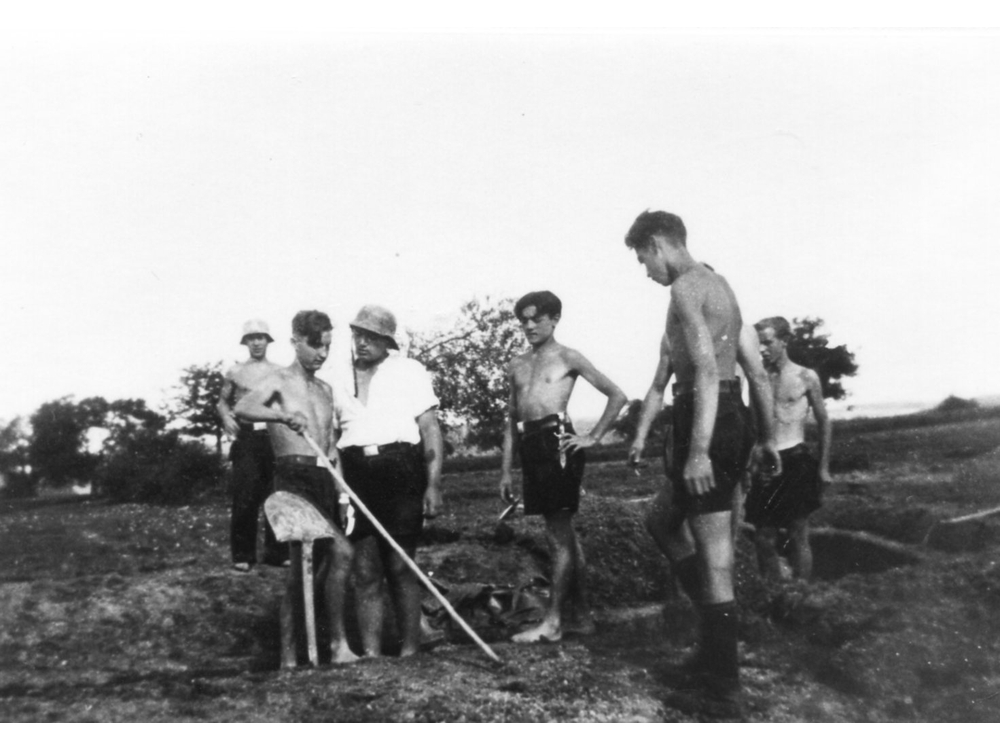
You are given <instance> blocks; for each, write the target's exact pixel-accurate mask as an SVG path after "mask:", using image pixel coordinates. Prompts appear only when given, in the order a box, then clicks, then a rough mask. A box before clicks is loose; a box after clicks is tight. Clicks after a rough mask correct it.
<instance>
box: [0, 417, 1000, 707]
mask: <svg viewBox="0 0 1000 750" xmlns="http://www.w3.org/2000/svg"><path fill="white" fill-rule="evenodd" d="M842 433H843V434H841V436H840V439H839V442H838V444H837V462H836V465H835V469H836V470H837V471H836V473H835V484H834V486H833V487H832V489H831V490H830V492H829V493H828V495H827V497H826V501H825V506H824V508H823V509H822V510H820V511H819V512H818V513H817V514H816V516H814V518H815V526H816V527H817V533H816V536H815V541H814V547H815V549H816V555H817V573H818V576H817V579H816V580H814V581H812V582H810V583H809V584H802V583H793V582H782V583H777V584H766V585H765V584H764V583H763V582H761V581H760V579H759V578H758V577H757V575H756V572H755V566H754V564H753V556H752V553H751V544H750V542H749V540H748V539H744V540H743V542H742V543H741V547H740V555H739V558H740V565H739V597H740V602H741V605H742V608H743V624H742V632H741V644H740V648H741V662H742V674H743V685H744V688H743V697H742V699H741V702H740V707H739V709H738V710H734V709H733V707H732V706H721V707H720V706H718V705H716V704H714V703H712V702H711V701H707V700H703V699H702V697H701V696H700V695H699V694H697V693H692V692H689V691H686V690H684V689H682V688H681V687H680V683H679V682H678V680H677V670H676V665H677V664H678V662H679V661H680V660H681V659H682V658H683V657H684V656H685V655H686V654H687V653H688V650H689V648H690V646H691V645H692V644H693V643H694V639H695V625H696V620H695V616H694V613H693V610H692V609H691V607H690V604H689V603H688V602H687V601H686V600H685V599H683V598H681V597H678V596H677V595H676V594H675V592H674V588H673V584H672V582H671V579H670V576H669V568H668V566H667V565H666V563H665V562H664V561H663V560H662V558H661V557H660V556H659V554H658V552H657V551H656V550H655V549H654V547H653V545H652V544H651V542H650V541H649V540H648V538H647V536H646V535H645V533H644V531H643V530H642V516H643V513H644V512H645V510H646V508H647V507H648V504H649V499H650V497H651V496H652V494H653V493H654V492H655V490H656V488H657V487H658V485H659V483H660V482H661V481H662V477H661V475H660V472H659V471H658V467H656V466H655V465H654V464H653V463H651V464H650V466H649V467H648V468H647V469H646V470H645V472H644V473H643V476H642V477H639V478H636V477H635V476H634V475H633V474H632V472H630V471H627V470H626V469H625V468H624V466H623V465H622V464H621V463H620V462H617V461H616V462H607V463H596V464H593V465H591V466H590V467H589V468H588V475H587V479H586V489H587V495H586V498H585V500H584V503H583V509H582V511H581V513H580V515H579V518H578V524H577V525H578V529H579V531H580V534H581V537H582V540H583V545H584V549H585V551H586V553H587V555H588V563H589V568H590V571H591V590H592V596H593V604H594V607H595V610H596V616H597V620H598V626H599V627H598V632H597V633H596V634H595V635H593V636H589V637H578V638H567V639H566V640H564V641H563V642H562V643H560V644H556V645H546V646H514V645H513V644H511V643H509V641H508V638H509V636H510V634H511V632H513V628H512V624H511V621H510V619H509V618H507V619H505V618H502V617H497V616H495V613H493V612H491V610H490V609H489V607H488V606H486V605H487V604H488V601H487V600H488V599H489V596H485V597H484V596H480V597H478V598H477V597H475V596H470V597H469V598H468V600H467V601H466V603H465V606H464V607H463V609H462V611H463V612H464V613H465V614H467V615H468V617H469V620H470V622H471V623H472V624H473V626H474V627H476V629H477V631H479V632H480V633H481V635H483V636H484V637H485V638H486V639H487V640H488V641H489V642H490V643H491V644H492V646H493V648H494V649H495V650H496V651H497V653H498V654H499V655H500V656H501V657H502V659H503V660H504V663H503V664H502V665H494V664H492V663H491V662H490V661H489V660H488V659H487V658H486V657H485V656H484V655H483V654H482V652H481V651H479V650H478V649H477V648H476V647H475V646H474V645H473V644H471V643H470V642H469V641H468V640H467V639H466V638H465V637H464V636H462V635H461V633H460V632H458V631H454V630H450V631H449V632H448V638H447V639H446V640H445V641H444V642H443V643H441V644H439V645H437V646H436V647H434V648H431V649H429V650H427V651H426V652H425V653H422V654H420V655H418V656H417V657H414V658H411V659H405V660H401V659H398V658H393V657H387V658H383V659H381V660H375V661H363V662H360V663H358V664H355V665H352V666H349V667H329V666H325V667H324V666H321V667H320V668H319V669H302V670H298V671H295V672H290V673H286V672H279V671H278V669H277V666H278V625H277V602H278V596H279V592H280V591H281V589H282V586H283V582H284V576H285V575H286V571H284V570H283V569H280V568H269V567H264V566H259V567H257V568H255V569H254V570H253V571H252V572H251V573H249V574H238V573H235V572H233V571H231V570H230V565H229V559H228V511H227V508H226V506H225V503H224V501H223V500H222V499H221V497H220V498H218V499H217V500H216V501H215V502H214V503H213V504H210V505H201V506H188V507H182V508H163V507H151V506H142V505H117V506H116V505H110V504H108V503H106V502H104V501H103V500H101V499H78V498H72V499H66V500H60V501H41V500H21V501H3V502H0V539H2V540H3V542H2V544H0V719H2V720H4V721H106V722H111V721H117V722H121V721H385V722H397V721H706V720H731V719H740V720H748V721H772V722H775V721H777V722H788V721H998V720H1000V624H998V623H1000V565H998V562H997V560H998V553H1000V519H998V518H996V517H994V518H991V519H984V520H983V521H981V522H979V523H975V524H972V526H971V527H970V529H969V531H968V533H967V534H966V535H965V536H964V537H962V538H961V539H959V540H958V542H957V543H956V544H954V545H952V546H951V547H950V548H949V550H948V551H943V550H940V549H934V548H930V547H927V546H926V545H923V544H922V543H921V542H922V540H923V539H924V538H925V536H926V534H927V532H928V530H930V528H931V527H932V525H933V524H934V523H935V521H937V520H940V519H946V518H951V517H954V516H959V515H963V514H967V513H973V512H976V511H980V510H984V509H987V508H991V507H995V506H997V505H1000V491H998V486H1000V452H998V448H1000V419H997V418H995V417H992V418H989V419H984V420H979V421H969V422H965V423H962V424H953V425H939V426H931V427H922V428H918V429H906V430H890V431H883V432H873V433H864V434H857V435H854V436H851V434H850V430H849V428H844V429H843V430H842ZM497 481H498V475H497V473H496V472H495V471H480V472H467V473H461V474H447V475H446V477H445V491H446V498H447V502H448V509H447V512H446V513H445V515H444V516H443V517H441V518H440V519H438V520H437V521H435V522H434V523H433V524H432V525H431V527H430V529H429V530H428V533H427V535H426V540H425V544H424V545H423V546H422V547H421V549H420V551H419V553H418V562H419V563H420V564H421V566H422V567H423V568H424V570H426V571H429V572H432V573H433V575H434V577H435V578H436V579H440V580H442V581H443V582H447V583H448V584H450V585H451V587H452V589H453V590H459V589H461V590H467V591H469V592H470V593H473V594H474V593H476V592H477V591H486V592H487V593H488V592H489V589H484V588H483V587H482V585H484V584H493V585H494V586H496V587H497V588H496V591H499V592H503V591H509V590H510V588H511V587H513V588H517V587H521V586H526V585H528V584H531V583H532V581H533V580H534V579H536V578H537V577H538V576H541V575H543V574H544V572H545V569H546V550H545V542H544V537H543V534H542V529H541V524H540V522H539V521H537V520H535V519H526V518H524V517H522V516H518V517H515V518H514V519H513V521H512V522H511V524H510V527H509V529H506V530H505V529H503V528H500V529H499V530H498V527H497V523H496V506H495V500H494V496H495V488H496V485H497ZM838 530H841V531H838ZM844 531H849V532H867V533H869V534H875V535H878V537H880V538H886V539H889V540H891V541H892V542H895V543H897V546H896V547H892V545H882V546H879V545H878V544H872V545H869V544H867V542H866V541H865V540H866V537H865V536H864V534H844V533H843V532H844ZM875 541H876V542H877V541H878V540H875ZM893 549H896V550H898V551H899V554H895V553H893ZM887 550H888V551H887ZM472 584H476V585H472Z"/></svg>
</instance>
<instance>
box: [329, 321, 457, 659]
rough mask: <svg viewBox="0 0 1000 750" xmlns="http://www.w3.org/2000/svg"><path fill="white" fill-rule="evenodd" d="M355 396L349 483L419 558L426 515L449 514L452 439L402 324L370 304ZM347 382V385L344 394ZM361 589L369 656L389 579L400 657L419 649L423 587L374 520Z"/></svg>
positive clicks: (356, 536)
mask: <svg viewBox="0 0 1000 750" xmlns="http://www.w3.org/2000/svg"><path fill="white" fill-rule="evenodd" d="M351 332H352V334H353V337H354V363H353V365H354V366H353V370H354V390H353V393H346V392H344V393H342V392H341V390H338V391H337V398H336V399H335V407H336V410H337V419H338V421H339V424H340V428H341V430H342V432H341V435H340V438H339V440H338V443H337V445H338V448H339V449H340V454H341V458H342V460H343V465H344V480H345V481H346V482H347V484H348V486H350V488H351V489H352V490H354V492H355V493H357V495H358V497H359V498H360V499H361V501H362V502H363V503H364V504H365V506H366V507H367V508H368V509H369V510H370V511H371V512H372V514H373V515H374V516H375V518H377V519H378V521H379V523H380V524H382V526H383V527H385V529H386V531H387V532H388V533H389V534H390V535H391V536H392V538H393V539H394V540H395V541H396V542H397V543H398V544H399V546H400V547H402V548H403V551H404V552H406V554H407V555H408V556H409V557H410V558H411V559H412V558H413V556H414V553H415V552H416V548H417V541H418V539H419V537H420V532H421V530H422V529H423V522H424V518H425V517H427V518H433V517H434V516H436V515H437V514H438V513H439V512H440V510H441V464H442V460H443V458H444V443H443V440H442V438H441V428H440V426H439V424H438V421H437V411H436V410H437V405H438V400H437V397H436V396H435V395H434V389H433V387H432V386H431V378H430V375H429V374H428V372H427V371H426V370H425V369H424V367H423V366H422V365H421V364H420V363H419V362H417V361H416V360H415V359H409V358H407V357H402V356H390V352H391V351H392V350H396V349H399V345H398V344H397V343H396V338H395V336H396V319H395V317H394V316H393V314H392V313H391V312H390V311H389V310H386V309H385V308H384V307H379V306H377V305H365V306H364V307H362V308H361V310H360V311H359V312H358V314H357V316H356V317H355V319H354V320H353V321H352V322H351ZM339 388H340V386H338V389H339ZM356 521H357V525H356V527H355V529H354V532H353V533H352V534H351V541H352V542H354V545H355V555H356V556H355V586H356V591H357V602H358V622H359V625H360V628H361V643H362V646H363V648H364V653H365V656H372V657H376V656H381V654H382V624H383V621H384V618H385V614H384V612H383V598H382V580H383V578H385V579H386V580H387V581H388V583H389V593H390V595H391V596H392V600H393V605H394V608H395V611H396V619H397V623H398V625H399V632H400V636H401V644H400V656H411V655H412V654H415V653H417V651H418V649H419V648H420V638H421V630H420V614H421V613H420V597H421V589H420V581H419V579H418V578H417V576H416V575H415V574H414V573H413V571H412V570H411V569H410V568H409V567H408V566H407V565H406V563H405V562H404V561H403V558H402V557H400V556H399V554H397V553H396V552H395V551H394V550H393V549H392V547H390V546H389V544H388V543H387V542H386V541H385V539H384V538H383V537H382V536H381V535H380V534H379V533H378V531H377V530H376V529H375V527H374V526H373V525H372V523H371V522H370V521H369V520H368V519H367V517H365V516H363V515H360V514H359V515H358V516H357V517H356Z"/></svg>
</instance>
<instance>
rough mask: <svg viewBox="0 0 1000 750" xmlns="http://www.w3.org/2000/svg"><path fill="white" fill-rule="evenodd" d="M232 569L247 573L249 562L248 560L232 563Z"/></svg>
mask: <svg viewBox="0 0 1000 750" xmlns="http://www.w3.org/2000/svg"><path fill="white" fill-rule="evenodd" d="M233 570H235V571H237V572H238V573H249V572H250V563H248V562H238V563H233Z"/></svg>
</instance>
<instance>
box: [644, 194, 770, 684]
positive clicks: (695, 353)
mask: <svg viewBox="0 0 1000 750" xmlns="http://www.w3.org/2000/svg"><path fill="white" fill-rule="evenodd" d="M686 242H687V232H686V230H685V228H684V223H683V222H682V221H681V219H680V217H678V216H675V215H673V214H669V213H666V212H663V211H656V212H649V211H646V212H644V213H642V214H641V215H640V216H639V217H638V218H636V220H635V222H634V223H633V224H632V227H631V228H630V229H629V232H628V234H627V235H626V237H625V244H626V245H627V246H628V247H630V248H632V249H633V250H635V252H636V256H637V259H638V261H639V263H641V264H642V265H643V266H644V267H645V269H646V274H647V276H649V278H650V279H652V280H653V281H654V282H656V283H658V284H661V285H663V286H668V287H672V293H671V299H670V306H669V309H668V311H667V324H666V345H667V347H668V348H669V357H670V359H669V363H668V364H667V365H666V373H669V371H670V370H672V371H673V373H674V374H675V375H676V383H675V384H674V388H673V390H674V406H673V441H674V447H673V456H672V458H673V465H674V467H675V468H674V472H673V474H674V476H673V480H672V482H673V493H674V510H673V512H672V514H671V516H672V517H671V524H670V528H671V529H673V530H676V532H677V533H678V535H679V534H680V533H682V530H683V526H684V522H685V521H686V522H687V526H688V528H689V529H690V532H691V536H692V539H691V541H692V542H693V550H692V551H693V554H690V555H686V556H685V557H681V558H680V559H677V560H676V561H675V565H676V568H675V569H677V568H683V567H687V568H688V569H693V570H696V571H697V579H695V577H694V575H693V574H689V575H688V576H687V577H688V580H689V581H691V583H692V584H693V582H694V580H697V582H698V584H699V585H698V586H697V588H696V590H695V591H694V594H695V597H696V599H695V601H696V605H697V606H698V607H699V609H700V614H701V617H700V620H701V622H700V629H701V639H700V640H701V642H700V647H699V651H698V653H697V655H696V657H695V658H694V659H693V660H692V661H691V663H690V664H689V666H690V667H691V668H692V671H693V672H694V673H695V675H696V676H697V677H698V678H699V680H700V681H701V682H702V684H703V685H704V686H706V687H708V688H709V689H710V690H712V691H713V692H719V693H722V694H725V695H729V694H731V693H732V692H733V691H735V690H736V689H737V688H738V686H739V666H738V662H737V654H738V652H737V634H738V630H739V622H738V616H739V611H738V608H737V605H736V600H735V592H734V588H733V566H734V546H733V537H732V533H731V525H732V493H733V489H734V488H735V487H736V485H737V484H738V483H739V481H740V479H741V476H742V474H743V471H744V468H745V467H746V463H747V459H748V457H749V452H750V436H751V432H750V424H749V421H748V415H747V409H746V407H745V406H744V405H743V403H742V399H741V396H740V389H739V381H737V380H736V379H735V374H736V363H737V358H738V357H739V358H740V360H741V362H742V360H743V358H744V357H745V356H746V355H747V354H750V353H745V351H744V350H745V347H743V346H740V345H739V342H740V335H741V329H742V328H743V321H742V317H741V315H740V308H739V304H738V303H737V301H736V296H735V295H734V294H733V291H732V289H731V288H730V286H729V284H728V283H727V282H726V280H725V279H724V278H723V277H722V276H720V275H719V274H717V273H715V272H714V271H712V270H710V269H709V268H707V267H705V266H704V265H703V264H701V263H698V262H697V261H695V260H694V259H693V258H692V257H691V255H690V253H689V252H688V250H687V245H686ZM754 355H755V353H754ZM754 355H751V356H752V357H754ZM754 358H755V357H754ZM661 367H664V365H663V363H662V362H661ZM744 370H745V372H746V373H747V377H748V379H749V381H750V392H751V395H752V396H753V399H754V404H755V407H756V414H757V417H758V423H759V434H760V437H761V444H762V445H761V447H762V450H763V451H765V452H766V453H768V454H770V455H771V457H772V459H773V461H774V463H775V464H777V462H778V461H779V460H780V459H779V457H778V455H777V451H776V450H775V449H774V444H773V436H772V426H773V425H772V421H773V405H772V403H771V392H770V388H769V387H768V384H767V379H766V377H763V371H762V369H761V368H760V366H759V361H758V364H757V366H756V367H755V366H753V364H752V361H751V362H747V363H746V366H745V367H744ZM666 373H665V374H666ZM775 469H776V473H777V472H779V471H780V467H778V466H776V467H775ZM679 551H680V550H679ZM679 577H680V576H679ZM682 580H683V578H682Z"/></svg>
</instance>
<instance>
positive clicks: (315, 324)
mask: <svg viewBox="0 0 1000 750" xmlns="http://www.w3.org/2000/svg"><path fill="white" fill-rule="evenodd" d="M332 330H333V323H331V322H330V316H329V315H327V314H326V313H325V312H320V311H319V310H300V311H299V312H297V313H295V317H294V318H292V334H293V335H295V336H297V337H298V338H300V339H305V340H306V343H308V344H309V346H319V345H320V342H321V341H322V340H323V334H324V333H326V332H327V331H332Z"/></svg>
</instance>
